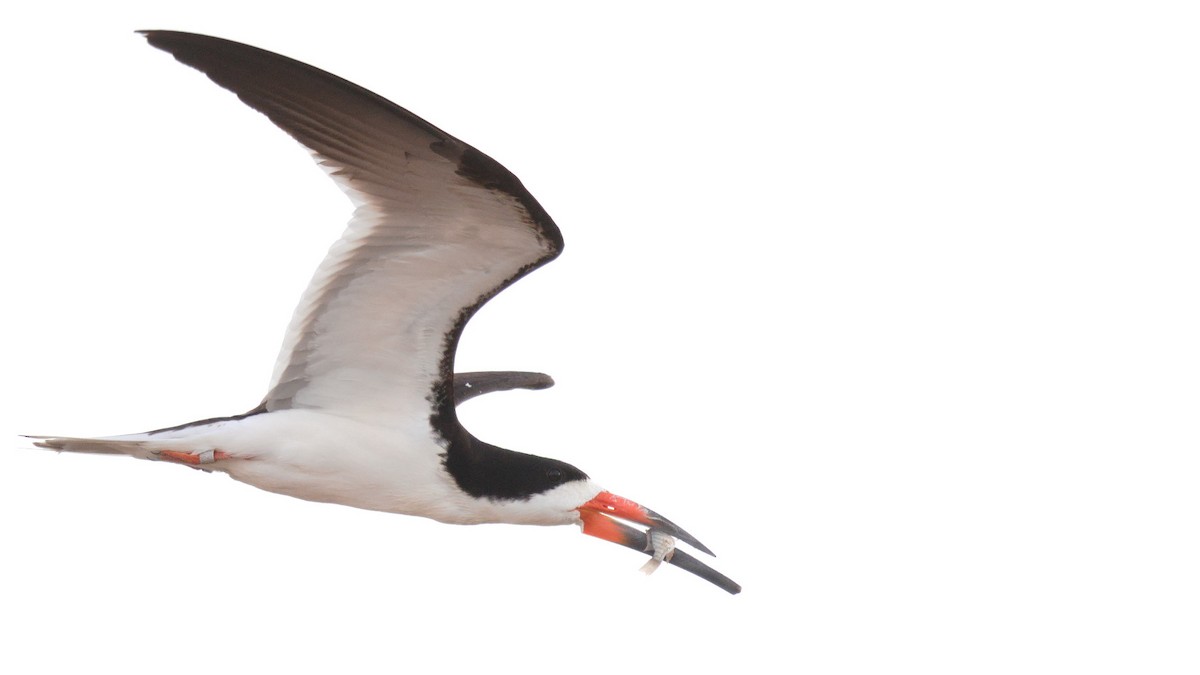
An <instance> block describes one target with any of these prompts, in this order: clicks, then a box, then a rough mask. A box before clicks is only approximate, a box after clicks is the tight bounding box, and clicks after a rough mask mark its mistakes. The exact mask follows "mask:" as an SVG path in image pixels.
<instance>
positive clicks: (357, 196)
mask: <svg viewBox="0 0 1200 675" xmlns="http://www.w3.org/2000/svg"><path fill="white" fill-rule="evenodd" d="M144 34H145V36H146V38H147V40H148V41H149V42H150V44H151V45H153V46H154V47H157V48H159V49H162V50H164V51H166V52H168V53H170V54H172V55H173V56H174V57H175V58H176V59H178V60H179V61H181V62H182V63H185V64H187V65H189V66H192V67H194V68H196V69H198V70H200V71H201V72H203V73H204V74H206V75H207V76H208V77H209V78H211V79H212V80H213V81H214V82H216V83H217V84H219V85H221V86H222V87H225V88H226V89H229V90H230V91H232V92H234V93H235V94H237V95H238V97H239V98H241V100H242V101H243V102H245V103H246V104H247V105H249V106H250V107H252V108H254V109H255V110H257V111H259V112H261V113H263V114H265V115H266V116H267V117H268V118H269V119H270V120H271V121H272V122H274V123H275V124H276V125H277V126H279V127H280V128H281V129H283V130H284V131H285V132H287V133H288V134H289V135H290V136H292V137H293V138H294V139H295V140H297V141H298V142H300V143H301V144H302V145H304V146H305V147H306V148H307V149H308V150H309V151H310V152H311V153H312V154H313V156H314V158H315V159H316V160H317V162H318V164H319V165H320V166H321V167H322V168H324V169H325V171H326V172H327V173H328V174H329V175H330V176H331V177H332V178H333V180H334V181H335V182H336V183H337V185H338V186H339V187H340V188H341V189H342V190H343V191H344V192H345V193H346V194H347V195H348V196H349V197H350V199H351V201H352V202H353V203H354V206H355V210H354V215H353V217H352V219H351V220H350V223H349V225H348V227H347V229H346V231H345V233H344V234H343V236H342V238H341V239H340V240H339V241H337V242H336V243H335V244H334V245H333V247H332V249H331V250H330V252H329V254H328V255H327V256H326V258H325V260H324V261H323V262H322V263H321V265H320V267H319V268H318V269H317V271H316V273H315V275H314V277H313V279H312V281H311V282H310V284H309V287H308V289H307V290H306V291H305V293H304V295H303V297H302V298H301V301H300V304H299V306H298V307H297V309H296V312H295V314H294V316H293V318H292V321H291V324H290V325H289V327H288V330H287V333H286V336H285V338H284V344H283V348H282V350H281V352H280V356H279V359H278V361H277V362H276V365H275V370H274V374H273V376H272V379H271V384H270V387H269V389H268V392H267V395H266V397H265V398H264V399H263V401H262V403H261V404H259V405H258V406H257V407H256V408H254V409H253V410H251V411H249V412H247V413H244V414H241V415H236V416H232V417H225V418H216V419H208V420H201V421H198V422H192V423H188V424H183V425H179V426H174V427H168V428H164V429H158V430H155V431H150V432H146V433H140V434H131V435H126V436H118V437H109V438H97V439H87V438H60V437H38V442H37V445H39V446H41V447H46V448H50V449H55V450H66V451H78V452H99V453H111V454H127V455H132V456H134V457H139V458H143V459H151V460H167V461H173V462H178V463H184V464H189V465H195V466H203V468H205V469H209V470H215V471H223V472H225V473H228V474H229V475H230V476H231V477H233V478H234V479H236V480H239V481H242V482H245V483H249V484H251V485H254V486H256V487H259V488H262V489H265V490H270V491H272V492H278V493H281V494H286V495H290V496H293V497H299V498H301V499H308V500H313V501H323V502H334V503H339V504H346V505H349V506H356V507H359V508H365V509H372V510H378V511H387V512H393V513H402V514H409V515H419V516H425V517H428V518H433V519H436V520H439V521H442V522H447V523H459V524H472V523H486V522H505V523H519V524H534V525H562V524H580V525H582V526H583V527H584V532H585V533H588V534H593V535H596V536H599V537H602V538H605V539H608V540H610V541H614V542H617V543H621V544H623V545H626V546H630V547H633V548H638V549H641V550H648V549H647V546H648V543H649V542H650V541H651V539H653V537H649V536H647V534H646V533H643V532H641V531H640V530H637V529H634V528H631V527H629V526H628V525H624V524H622V523H620V522H618V521H616V520H613V519H612V518H610V516H615V517H617V518H622V519H625V520H631V521H634V522H638V523H641V524H643V525H647V526H649V528H650V531H651V532H652V533H657V534H664V533H665V534H666V535H670V536H673V537H678V538H680V539H682V540H684V541H686V542H688V543H691V544H692V545H693V546H696V547H698V548H699V549H700V550H702V551H704V552H706V553H710V552H709V551H708V549H706V548H705V547H703V545H701V544H700V543H699V542H698V541H696V540H695V539H694V538H693V537H691V536H690V535H688V534H687V533H686V532H684V531H683V530H681V529H679V528H678V527H677V526H675V525H674V524H672V523H671V522H670V521H668V520H666V519H665V518H662V517H661V516H659V515H658V514H655V513H654V512H653V511H650V510H648V509H645V508H643V507H641V506H639V505H637V504H636V503H633V502H630V501H628V500H625V499H623V498H620V497H617V496H615V495H612V494H611V493H608V492H606V491H604V490H603V488H601V487H600V486H599V485H597V484H596V483H594V482H593V481H591V480H590V479H589V478H588V476H587V475H586V474H584V473H583V472H582V471H580V470H579V469H577V468H575V467H573V466H571V465H569V464H566V463H564V462H560V461H558V460H554V459H548V458H543V457H537V456H534V455H528V454H524V453H518V452H514V451H510V450H505V449H501V448H497V447H495V446H492V445H490V444H488V443H485V442H483V441H480V440H478V439H476V438H475V437H473V436H472V435H471V434H470V433H469V432H468V431H467V430H466V429H464V428H463V427H462V425H461V424H459V422H458V418H457V415H456V413H455V406H456V405H457V404H458V403H460V402H461V401H464V400H467V399H469V398H471V397H473V396H476V395H479V394H483V393H488V392H491V391H500V390H505V389H513V388H544V387H548V386H550V385H551V384H552V381H551V380H550V378H549V377H547V376H545V375H542V374H540V373H469V374H459V375H455V374H454V354H455V349H456V347H457V343H458V339H459V336H460V335H461V334H462V330H463V328H464V326H465V325H466V322H467V321H468V320H469V319H470V318H471V316H472V315H473V314H474V313H475V311H476V310H477V309H478V308H479V307H480V306H482V305H483V304H484V303H485V302H487V301H488V300H489V299H490V298H492V297H493V296H495V295H496V294H497V293H499V292H500V291H502V290H504V289H505V288H507V287H508V286H509V285H510V284H512V283H513V282H515V281H516V280H517V279H520V278H521V277H523V276H524V275H526V274H528V273H529V272H530V271H532V270H534V269H536V268H538V267H540V266H541V265H543V264H545V263H547V262H549V261H550V260H552V259H554V258H555V257H556V256H557V255H558V254H559V252H560V251H561V250H562V246H563V240H562V236H561V234H560V233H559V230H558V227H557V226H556V225H555V223H554V221H553V220H552V219H551V218H550V216H549V215H548V214H547V213H546V211H545V210H544V209H543V208H542V207H541V206H540V205H539V204H538V202H537V201H536V200H535V199H534V198H533V196H532V195H530V194H529V192H528V191H526V190H525V188H524V187H523V186H522V185H521V182H520V181H519V180H518V179H517V178H516V177H515V176H514V175H513V174H512V173H510V172H509V171H508V170H507V169H505V168H504V167H503V166H501V165H500V164H499V163H497V162H496V161H495V160H493V159H491V158H490V157H488V156H487V155H484V154H483V153H481V152H479V151H478V150H476V149H475V148H473V147H471V146H469V145H467V144H465V143H463V142H461V141H459V140H458V139H456V138H454V137H452V136H450V135H449V134H447V133H445V132H443V131H441V130H440V129H438V128H437V127H434V126H433V125H431V124H429V123H428V122H425V121H424V120H422V119H420V118H418V117H416V116H415V115H413V114H412V113H410V112H408V111H406V110H404V109H403V108H400V107H399V106H396V105H395V104H393V103H391V102H389V101H387V100H386V99H384V98H382V97H380V96H378V95H376V94H374V93H372V92H369V91H367V90H365V89H363V88H361V87H359V86H357V85H355V84H352V83H350V82H348V81H346V80H343V79H341V78H338V77H336V76H333V75H331V74H329V73H326V72H324V71H321V70H318V69H316V68H313V67H312V66H308V65H306V64H303V63H300V62H298V61H295V60H292V59H289V58H286V57H283V56H279V55H277V54H273V53H270V52H266V51H263V50H260V49H257V48H254V47H250V46H247V45H242V44H239V43H235V42H230V41H228V40H222V39H218V38H213V37H207V36H202V35H194V34H188V33H179V32H171V31H146V32H145V33H144ZM670 562H672V563H673V564H675V565H677V566H680V567H684V568H685V569H688V570H689V571H692V572H694V573H696V574H698V575H700V576H702V577H704V578H705V579H708V580H709V581H711V582H713V583H715V584H717V585H718V586H720V587H722V588H724V589H725V590H728V591H730V592H734V593H736V592H738V591H739V590H740V588H739V587H738V586H737V585H736V584H735V583H733V582H732V581H730V580H729V579H728V578H726V577H724V576H722V575H720V574H719V573H717V572H715V571H713V570H711V569H710V568H708V567H707V566H705V565H703V563H700V562H699V561H698V560H696V559H695V558H693V557H691V556H689V555H687V554H686V553H683V552H679V551H677V552H675V553H674V555H672V556H671V558H670Z"/></svg>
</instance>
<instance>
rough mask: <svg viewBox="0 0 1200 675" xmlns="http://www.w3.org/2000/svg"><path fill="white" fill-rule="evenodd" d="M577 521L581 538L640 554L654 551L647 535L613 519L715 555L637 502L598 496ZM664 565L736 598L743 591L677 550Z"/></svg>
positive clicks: (693, 538) (610, 496)
mask: <svg viewBox="0 0 1200 675" xmlns="http://www.w3.org/2000/svg"><path fill="white" fill-rule="evenodd" d="M579 517H580V519H581V520H582V521H583V533H584V534H587V535H591V536H593V537H597V538H599V539H603V540H605V541H611V542H613V543H614V544H620V545H622V546H626V547H629V548H632V549H634V550H636V551H641V552H643V553H647V552H650V551H651V550H652V548H653V547H652V546H651V545H650V537H649V535H648V534H647V533H646V532H642V531H641V530H638V529H636V528H633V527H630V526H629V525H626V524H625V523H622V522H620V521H618V520H615V518H620V519H622V520H628V521H630V522H634V523H639V524H642V525H647V526H649V528H650V529H651V530H657V531H659V532H662V533H665V534H668V535H670V536H672V537H675V538H677V539H680V540H682V541H685V542H687V543H688V544H690V545H692V546H694V547H696V549H697V550H700V551H703V552H705V553H707V554H709V555H714V554H713V552H712V551H710V550H709V549H708V547H707V546H705V545H704V544H701V543H700V542H699V541H698V540H697V539H696V538H695V537H693V536H692V535H690V534H688V533H687V532H686V531H684V530H683V528H681V527H679V526H678V525H676V524H675V523H672V522H671V521H670V520H667V519H666V518H664V517H662V516H661V515H659V514H657V513H655V512H654V511H651V510H650V509H648V508H646V507H644V506H642V505H640V504H638V503H637V502H634V501H631V500H629V499H625V498H624V497H619V496H617V495H614V494H612V493H611V492H601V493H600V494H598V495H596V496H595V497H594V498H593V499H592V500H591V501H589V502H587V503H586V504H584V505H583V506H580V507H579ZM665 562H668V563H670V564H672V565H675V566H676V567H679V568H681V569H684V570H687V571H688V572H691V573H692V574H695V575H696V576H698V577H700V578H701V579H704V580H705V581H708V582H709V583H712V584H714V585H716V586H718V587H720V588H721V589H723V590H725V591H727V592H729V593H733V594H737V593H740V592H741V591H742V587H741V586H740V585H738V584H737V583H736V582H735V581H733V580H732V579H730V578H729V577H727V576H725V575H724V574H721V573H720V572H718V571H716V570H714V569H713V568H711V567H709V566H708V565H705V564H704V563H702V562H700V561H699V560H697V559H696V558H694V557H693V556H691V555H688V554H687V553H686V552H684V551H680V550H679V549H675V551H674V552H673V553H672V554H671V556H670V558H669V559H666V560H665Z"/></svg>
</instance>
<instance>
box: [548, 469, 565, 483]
mask: <svg viewBox="0 0 1200 675" xmlns="http://www.w3.org/2000/svg"><path fill="white" fill-rule="evenodd" d="M546 477H547V478H553V479H554V480H558V479H560V478H562V472H561V471H559V470H558V469H548V470H547V471H546Z"/></svg>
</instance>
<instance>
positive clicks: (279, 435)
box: [159, 410, 479, 523]
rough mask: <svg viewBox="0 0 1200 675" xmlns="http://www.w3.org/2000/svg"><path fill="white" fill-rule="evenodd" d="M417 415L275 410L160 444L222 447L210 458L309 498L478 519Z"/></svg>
mask: <svg viewBox="0 0 1200 675" xmlns="http://www.w3.org/2000/svg"><path fill="white" fill-rule="evenodd" d="M422 422H424V421H423V420H422V421H419V422H418V423H417V424H414V425H411V426H409V427H404V426H400V425H397V426H396V427H394V428H390V427H388V428H385V427H380V426H378V425H377V424H364V423H362V422H359V421H356V420H352V419H348V418H345V417H339V416H336V415H330V414H327V413H323V412H318V411H311V410H280V411H276V412H270V413H263V414H259V415H253V416H250V417H246V418H244V419H240V420H230V421H224V422H218V423H215V424H212V425H207V426H204V427H194V428H188V429H181V430H180V431H178V432H172V433H170V434H169V437H170V440H169V441H168V440H167V436H160V437H159V438H161V439H162V440H163V441H164V445H171V446H172V447H179V446H185V447H188V448H193V449H195V450H196V451H203V450H208V449H215V450H221V451H223V452H225V453H227V454H228V455H230V458H229V459H226V460H222V461H220V462H217V463H215V464H213V465H211V468H213V469H215V470H218V471H224V472H226V473H228V474H229V475H230V476H231V477H232V478H234V479H235V480H238V481H241V482H243V483H248V484H250V485H253V486H255V487H257V488H261V489H263V490H268V491H270V492H276V493H279V494H285V495H288V496H291V497H298V498H300V499H306V500H309V501H317V502H332V503H336V504H345V505H347V506H354V507H358V508H362V509H371V510H373V511H386V512H389V513H403V514H408V515H417V516H425V517H427V518H434V519H436V520H441V521H444V522H451V523H465V522H479V520H478V518H477V516H474V515H473V514H472V513H471V511H472V509H471V508H470V505H469V504H467V503H465V502H467V501H473V500H470V498H469V497H467V496H466V495H464V494H463V493H462V492H461V491H459V490H458V489H457V487H456V486H455V485H454V481H453V479H452V478H451V477H450V476H449V475H448V474H447V473H446V471H445V470H444V469H443V467H442V461H441V457H440V455H441V453H442V452H443V448H442V447H441V446H440V445H439V444H438V442H437V440H436V438H435V436H434V434H433V430H432V428H431V427H430V426H429V424H428V423H427V422H424V423H422Z"/></svg>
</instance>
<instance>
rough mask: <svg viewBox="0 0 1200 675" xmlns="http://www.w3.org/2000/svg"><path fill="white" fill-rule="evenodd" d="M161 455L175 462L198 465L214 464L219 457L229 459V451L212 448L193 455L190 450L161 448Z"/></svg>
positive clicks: (159, 453)
mask: <svg viewBox="0 0 1200 675" xmlns="http://www.w3.org/2000/svg"><path fill="white" fill-rule="evenodd" d="M158 455H159V457H162V458H164V459H169V460H171V461H173V462H181V463H183V464H191V465H192V466H196V465H199V464H212V463H213V462H215V461H217V460H219V459H229V453H227V452H222V451H220V450H210V451H208V452H202V453H200V454H198V455H193V454H191V453H188V452H179V451H178V450H159V451H158Z"/></svg>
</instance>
